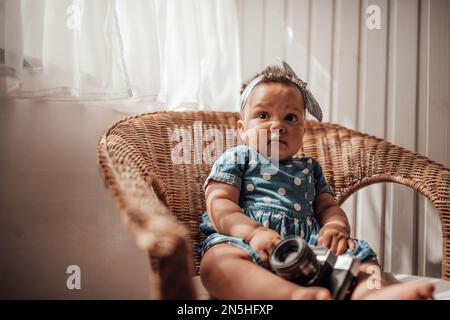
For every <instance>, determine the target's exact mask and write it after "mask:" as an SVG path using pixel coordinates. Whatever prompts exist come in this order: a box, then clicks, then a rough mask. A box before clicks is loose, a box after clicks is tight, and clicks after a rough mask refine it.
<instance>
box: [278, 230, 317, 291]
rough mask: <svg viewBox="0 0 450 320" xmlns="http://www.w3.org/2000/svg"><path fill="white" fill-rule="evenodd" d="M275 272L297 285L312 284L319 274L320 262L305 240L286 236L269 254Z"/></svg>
mask: <svg viewBox="0 0 450 320" xmlns="http://www.w3.org/2000/svg"><path fill="white" fill-rule="evenodd" d="M270 265H271V267H272V269H273V270H274V271H275V273H276V274H278V275H279V276H281V277H283V278H285V279H288V280H290V281H293V282H296V283H297V284H299V285H303V286H310V285H314V284H315V282H316V280H317V279H318V277H319V274H320V264H319V262H318V261H317V259H316V256H315V254H314V252H313V251H312V250H311V248H310V247H309V246H308V244H307V243H306V241H305V240H303V239H302V238H300V237H298V236H288V237H286V238H284V239H283V240H282V241H281V242H280V243H278V244H277V245H276V246H275V247H274V248H273V251H272V254H271V256H270Z"/></svg>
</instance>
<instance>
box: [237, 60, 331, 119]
mask: <svg viewBox="0 0 450 320" xmlns="http://www.w3.org/2000/svg"><path fill="white" fill-rule="evenodd" d="M277 61H278V63H279V64H280V66H281V67H282V68H283V69H284V70H286V71H287V72H288V73H290V74H291V75H292V78H290V79H289V80H290V81H291V82H292V83H293V84H295V85H296V86H297V87H298V88H299V89H300V91H301V93H302V94H303V100H304V101H305V107H306V110H308V112H309V113H310V114H311V115H312V116H313V117H314V118H316V119H317V120H319V121H322V117H323V114H322V109H321V108H320V106H319V104H318V103H317V101H316V99H314V96H313V95H312V93H311V91H309V90H308V88H307V87H306V85H307V83H306V82H304V81H302V80H301V79H300V78H299V77H298V76H297V74H296V73H295V72H294V70H292V68H291V66H290V65H289V64H287V62H285V61H282V60H281V59H279V58H277ZM264 78H265V77H264V75H260V76H258V77H256V78H255V79H253V80H252V81H251V82H250V83H249V84H248V85H247V86H246V87H245V89H244V91H243V92H242V94H241V99H240V101H239V104H240V110H241V112H242V110H244V106H245V104H246V103H247V99H248V97H249V96H250V93H251V92H252V90H253V88H254V87H256V85H258V84H259V83H260V82H261V81H262V80H264Z"/></svg>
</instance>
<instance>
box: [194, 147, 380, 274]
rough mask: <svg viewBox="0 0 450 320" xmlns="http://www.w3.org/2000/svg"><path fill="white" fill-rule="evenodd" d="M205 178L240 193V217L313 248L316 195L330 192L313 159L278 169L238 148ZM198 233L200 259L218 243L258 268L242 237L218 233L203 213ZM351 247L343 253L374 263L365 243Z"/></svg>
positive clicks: (225, 155) (316, 232) (257, 258)
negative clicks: (232, 248)
mask: <svg viewBox="0 0 450 320" xmlns="http://www.w3.org/2000/svg"><path fill="white" fill-rule="evenodd" d="M210 180H215V181H217V182H222V183H226V184H230V185H233V186H235V187H237V188H238V189H239V190H240V197H239V206H240V207H241V208H242V210H243V213H244V214H245V215H247V216H248V217H250V218H252V219H253V220H255V221H257V222H258V223H259V224H260V225H261V226H264V227H267V228H271V229H273V230H275V231H277V232H278V233H279V234H280V235H281V237H283V238H284V237H286V236H288V235H297V236H300V237H302V238H303V239H305V240H306V241H307V242H308V244H309V245H316V244H317V239H318V237H319V230H320V225H319V222H318V221H317V220H316V218H315V216H314V209H313V202H314V198H315V197H316V195H317V194H319V193H322V192H328V193H330V194H332V195H333V196H334V192H333V190H332V189H331V187H330V186H329V185H328V184H327V182H326V180H325V177H324V175H323V173H322V168H321V166H320V164H319V163H318V162H317V161H316V160H315V159H313V158H310V157H302V158H289V159H287V160H285V161H281V162H280V163H279V164H278V165H276V164H274V163H271V162H269V161H268V160H267V159H266V158H265V157H263V156H262V155H260V154H259V153H258V152H256V151H255V150H253V149H251V148H249V147H247V146H244V145H241V146H237V147H235V148H232V149H229V150H227V151H226V152H225V153H223V154H222V155H221V156H220V157H219V159H217V161H216V162H215V163H214V165H213V167H212V169H211V173H210V174H209V176H208V177H207V179H206V181H205V186H206V185H207V184H208V182H209V181H210ZM200 231H201V232H203V233H204V234H205V235H207V236H208V237H207V238H206V240H205V241H203V242H202V243H201V244H200V245H199V249H198V250H199V252H200V253H201V255H203V254H205V252H206V251H207V250H208V249H209V248H211V247H212V246H213V245H215V244H218V243H229V244H231V245H233V246H236V247H239V248H241V249H242V250H244V251H245V252H247V254H248V255H249V256H250V257H251V259H252V260H253V261H254V262H256V263H258V264H259V265H261V266H264V264H263V262H262V260H261V258H260V256H259V254H258V253H257V252H256V251H254V250H253V249H252V248H251V247H250V246H249V244H248V243H246V242H245V240H244V239H242V238H237V237H232V236H227V235H223V234H220V233H218V232H217V231H216V230H215V229H214V227H213V225H212V223H211V221H210V220H209V217H208V214H207V212H204V213H203V215H202V224H201V225H200ZM354 242H355V245H356V248H355V249H354V250H353V251H351V250H350V249H348V250H347V252H346V253H345V254H351V255H353V256H356V257H357V258H359V260H360V261H374V260H376V254H375V253H374V252H373V250H372V249H371V248H370V246H369V244H368V243H367V242H366V241H363V240H356V239H354Z"/></svg>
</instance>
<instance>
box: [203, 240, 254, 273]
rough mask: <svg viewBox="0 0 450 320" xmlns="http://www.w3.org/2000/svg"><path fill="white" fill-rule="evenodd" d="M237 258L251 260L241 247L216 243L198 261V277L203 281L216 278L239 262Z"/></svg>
mask: <svg viewBox="0 0 450 320" xmlns="http://www.w3.org/2000/svg"><path fill="white" fill-rule="evenodd" d="M239 260H251V259H250V257H249V256H248V255H247V254H246V253H245V252H244V251H243V250H241V249H239V248H236V247H234V246H232V245H230V244H227V243H221V244H217V245H215V246H213V247H211V248H210V249H209V250H208V251H206V253H205V254H204V256H203V257H202V260H201V261H200V278H201V279H202V281H203V282H205V281H206V282H208V280H211V279H212V280H214V281H215V280H216V279H217V278H218V277H223V275H224V274H226V273H227V272H228V270H230V268H233V265H235V264H236V263H239Z"/></svg>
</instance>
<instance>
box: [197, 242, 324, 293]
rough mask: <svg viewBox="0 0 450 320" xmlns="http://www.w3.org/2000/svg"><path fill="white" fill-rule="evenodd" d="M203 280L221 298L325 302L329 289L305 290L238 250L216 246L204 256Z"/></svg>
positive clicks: (221, 245)
mask: <svg viewBox="0 0 450 320" xmlns="http://www.w3.org/2000/svg"><path fill="white" fill-rule="evenodd" d="M200 277H201V279H202V282H203V285H204V286H205V288H206V289H207V290H208V291H209V293H210V294H211V296H213V297H215V298H218V299H257V300H264V299H304V300H326V299H329V298H330V293H329V292H328V290H326V289H323V288H317V287H311V288H304V287H301V286H298V285H296V284H295V283H292V282H290V281H287V280H284V279H283V278H281V277H279V276H277V275H275V274H273V273H271V272H270V271H268V270H266V269H264V268H262V267H260V266H259V265H257V264H256V263H254V262H252V261H251V259H250V257H249V256H248V255H247V254H246V253H245V251H243V250H242V249H239V248H237V247H234V246H232V245H230V244H227V243H221V244H216V245H215V246H213V247H211V248H210V249H209V250H208V251H207V252H206V253H205V255H204V256H203V258H202V261H201V263H200Z"/></svg>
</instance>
